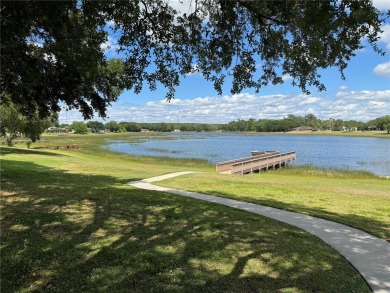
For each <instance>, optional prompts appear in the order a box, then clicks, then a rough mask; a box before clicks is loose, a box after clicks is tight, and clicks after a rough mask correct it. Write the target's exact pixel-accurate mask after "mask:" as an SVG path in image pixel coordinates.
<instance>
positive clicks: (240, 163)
mask: <svg viewBox="0 0 390 293" xmlns="http://www.w3.org/2000/svg"><path fill="white" fill-rule="evenodd" d="M295 159H296V152H288V153H284V154H280V153H278V152H269V153H265V154H261V155H256V156H251V157H246V158H241V159H236V160H229V161H224V162H220V163H217V164H216V171H217V172H220V173H222V172H223V173H228V174H245V173H252V172H254V171H260V170H263V169H264V170H267V169H269V168H276V167H280V166H284V165H286V164H288V163H289V162H291V161H293V160H295Z"/></svg>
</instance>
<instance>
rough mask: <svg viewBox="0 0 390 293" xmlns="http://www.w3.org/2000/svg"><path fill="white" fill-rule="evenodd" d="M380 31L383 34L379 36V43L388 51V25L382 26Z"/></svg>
mask: <svg viewBox="0 0 390 293" xmlns="http://www.w3.org/2000/svg"><path fill="white" fill-rule="evenodd" d="M389 3H390V0H389ZM381 29H382V31H383V32H382V33H380V35H379V41H380V42H382V43H385V44H386V48H387V49H389V50H390V24H385V25H383V26H382V27H381Z"/></svg>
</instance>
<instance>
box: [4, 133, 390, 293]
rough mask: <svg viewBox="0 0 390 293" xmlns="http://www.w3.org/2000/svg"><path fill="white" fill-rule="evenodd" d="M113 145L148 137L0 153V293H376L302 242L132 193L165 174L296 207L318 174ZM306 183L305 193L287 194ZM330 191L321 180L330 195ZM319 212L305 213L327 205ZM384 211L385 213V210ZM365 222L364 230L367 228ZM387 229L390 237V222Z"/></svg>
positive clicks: (265, 223) (290, 231)
mask: <svg viewBox="0 0 390 293" xmlns="http://www.w3.org/2000/svg"><path fill="white" fill-rule="evenodd" d="M106 138H111V139H119V138H120V139H128V140H135V139H142V136H141V135H128V134H126V135H122V134H121V135H85V136H75V135H69V136H66V137H58V136H54V135H53V136H46V137H44V139H47V140H49V141H48V142H46V143H45V144H52V145H58V144H60V145H65V144H68V143H69V144H71V143H76V144H80V149H72V150H46V149H26V148H25V147H24V146H19V145H18V146H16V147H13V148H6V147H1V148H0V150H1V201H2V204H1V214H0V216H1V277H2V281H1V290H0V291H1V292H199V291H205V292H248V291H249V292H252V291H253V292H369V289H368V287H367V286H366V284H365V283H364V281H363V280H362V278H361V277H360V276H359V274H358V273H357V272H356V271H355V270H354V269H353V268H352V267H351V266H350V265H349V263H348V262H347V261H346V260H345V259H344V258H342V257H341V256H340V255H339V254H338V253H336V252H335V251H334V250H333V249H331V248H330V247H328V246H327V245H325V244H324V243H323V242H322V241H320V240H318V239H317V238H316V237H314V236H311V235H310V234H308V233H306V232H304V231H301V230H299V229H297V228H294V227H291V226H288V225H285V224H282V223H279V222H276V221H273V220H270V219H267V218H263V217H260V216H256V215H251V214H247V213H245V212H242V211H236V210H233V209H230V208H227V207H223V206H218V205H215V204H211V203H203V202H200V201H197V200H194V199H189V198H182V197H179V196H176V195H171V194H166V193H162V192H152V191H145V190H138V189H135V188H133V187H131V186H128V185H127V184H126V183H127V182H129V181H132V180H139V179H143V178H146V177H150V176H156V175H161V174H165V173H169V172H176V171H183V170H194V171H202V172H204V173H200V174H193V175H191V176H186V177H183V178H177V179H172V180H169V181H166V182H164V184H169V185H171V186H176V187H181V188H182V189H207V190H206V191H207V192H208V193H214V194H219V195H223V196H241V198H240V199H243V200H248V201H250V200H256V201H257V200H261V199H259V198H257V199H254V198H253V197H252V196H251V194H258V193H256V190H264V189H263V187H264V186H266V185H265V183H267V182H268V183H273V185H272V184H267V185H268V187H267V188H268V189H266V190H267V191H266V192H263V194H264V195H265V194H267V196H269V197H270V198H269V199H268V200H269V203H270V204H272V202H273V200H271V195H272V194H273V195H274V196H275V197H276V198H274V201H275V202H284V203H285V204H286V205H288V204H290V203H288V202H285V199H286V198H288V194H289V193H290V191H291V189H289V188H292V189H293V190H295V192H296V193H297V196H298V194H299V193H301V192H304V193H306V194H309V193H310V190H311V189H312V188H314V186H315V182H311V180H314V178H318V177H319V174H313V175H310V176H309V175H308V174H306V175H305V176H302V174H301V175H299V174H295V175H294V174H293V171H288V172H289V173H285V174H283V173H280V174H277V173H274V174H272V173H271V172H269V173H265V174H260V175H251V176H228V177H226V176H222V175H218V174H215V173H214V172H213V168H212V167H210V166H209V165H207V164H206V163H205V162H203V161H199V160H174V159H167V158H147V157H146V158H134V157H131V156H126V155H121V154H115V153H109V152H106V151H104V150H102V149H101V148H100V145H101V144H103V143H104V139H106ZM156 139H157V137H156ZM42 144H43V143H41V144H40V145H39V144H34V145H33V146H34V147H37V146H42ZM313 172H314V171H313ZM299 177H301V182H300V183H299V184H298V183H297V184H296V185H293V186H292V187H291V186H290V187H289V186H288V182H289V181H290V182H293V181H294V180H295V179H297V178H299ZM277 178H279V181H280V182H281V183H282V186H284V187H283V188H282V187H280V186H278V184H277V183H278V179H277ZM336 179H337V180H339V181H336V182H339V185H338V186H336V187H337V188H338V189H337V188H336V189H337V190H338V191H340V194H341V195H340V196H342V194H343V192H341V191H342V186H343V184H342V182H344V189H345V190H347V189H348V184H349V183H348V182H350V181H351V180H350V178H349V177H348V178H344V181H343V178H339V176H336ZM332 180H335V178H334V177H332V176H330V175H327V176H323V181H322V184H323V189H324V192H325V190H326V186H329V187H331V186H333V185H332V184H331V183H333V182H335V181H332ZM361 180H364V181H363V182H365V183H364V184H363V186H365V184H366V185H367V186H366V187H365V188H366V189H367V190H368V189H370V188H371V189H372V193H373V194H374V195H373V197H372V198H373V199H376V198H377V195H376V194H377V191H381V194H382V195H383V194H385V193H386V191H387V190H388V189H387V188H388V186H389V185H388V184H389V183H390V182H389V181H382V180H380V179H378V178H376V177H374V178H371V177H370V178H366V179H364V178H361ZM305 181H306V183H305ZM325 183H326V184H328V185H326V184H325ZM354 184H355V185H358V180H357V179H356V182H355V183H354ZM386 184H387V185H386ZM201 185H204V186H203V187H202V186H201ZM377 185H378V186H379V187H376V186H377ZM244 188H246V194H242V191H243V190H244ZM340 188H341V190H340ZM356 188H357V187H356ZM300 189H303V190H300ZM253 191H255V192H253ZM333 191H334V190H330V191H329V193H332V192H333ZM318 192H320V191H318ZM236 193H237V195H235V194H236ZM363 193H364V192H363ZM283 194H284V196H283ZM323 194H324V193H319V194H318V196H322V195H323ZM313 195H314V194H313ZM362 196H363V194H362ZM283 198H285V199H284V200H282V199H283ZM385 199H386V198H385ZM345 200H346V201H347V199H345ZM296 201H297V202H296V203H295V205H296V206H298V205H299V203H298V199H296ZM302 201H303V200H302ZM317 201H318V203H319V204H318V206H317V207H315V208H314V207H313V208H312V209H307V210H306V212H307V213H309V212H314V211H321V209H325V208H324V207H325V206H327V205H328V204H329V202H326V201H324V202H322V204H320V203H321V200H317ZM351 201H352V199H351ZM375 202H376V201H375ZM385 203H386V202H385ZM350 204H353V203H352V202H350ZM290 205H291V206H293V205H292V204H290ZM376 205H378V206H379V205H380V206H381V208H383V209H385V208H386V205H384V204H383V201H378V202H376ZM334 213H335V214H337V213H336V212H334ZM382 213H383V214H385V213H386V212H385V211H382ZM340 214H341V213H340ZM387 214H388V213H387ZM358 216H359V217H360V218H359V221H363V220H364V219H365V220H366V221H367V219H370V216H368V215H366V214H363V215H358ZM351 217H352V215H351ZM345 218H347V216H345ZM381 219H382V218H380V217H379V218H378V219H377V221H378V222H380V225H381V227H382V228H381V230H382V231H386V229H385V228H383V227H384V226H385V225H387V224H388V218H387V220H386V218H383V219H382V220H381ZM386 223H387V224H386ZM380 233H382V232H380ZM380 233H379V234H380ZM384 238H386V237H384Z"/></svg>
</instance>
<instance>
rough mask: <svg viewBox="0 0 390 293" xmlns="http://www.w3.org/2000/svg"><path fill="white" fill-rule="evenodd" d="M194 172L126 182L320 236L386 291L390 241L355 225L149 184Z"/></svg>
mask: <svg viewBox="0 0 390 293" xmlns="http://www.w3.org/2000/svg"><path fill="white" fill-rule="evenodd" d="M191 173H195V172H178V173H171V174H167V175H162V176H158V177H153V178H149V179H144V180H141V181H133V182H129V185H132V186H134V187H137V188H142V189H147V190H154V191H163V192H169V193H173V194H178V195H182V196H187V197H191V198H195V199H200V200H205V201H209V202H213V203H218V204H222V205H225V206H228V207H232V208H236V209H240V210H244V211H248V212H251V213H255V214H259V215H261V216H264V217H268V218H271V219H274V220H277V221H280V222H284V223H287V224H290V225H292V226H296V227H299V228H301V229H303V230H305V231H307V232H309V233H311V234H313V235H315V236H317V237H318V238H320V239H321V240H323V241H324V242H325V243H327V244H329V245H330V246H332V247H333V248H334V249H336V250H337V251H338V252H339V253H340V254H341V255H343V256H344V257H345V258H346V259H347V260H348V261H349V262H350V263H351V264H352V265H353V266H354V267H355V268H356V269H357V270H358V271H359V273H360V274H361V275H362V277H363V278H364V280H365V281H366V282H367V283H368V285H369V286H370V288H371V290H372V291H373V292H374V293H390V243H388V242H387V241H385V240H383V239H380V238H377V237H375V236H373V235H370V234H368V233H366V232H363V231H361V230H358V229H354V228H351V227H349V226H346V225H342V224H339V223H335V222H331V221H328V220H324V219H320V218H316V217H311V216H307V215H302V214H298V213H294V212H288V211H283V210H280V209H276V208H271V207H266V206H261V205H257V204H253V203H246V202H242V201H238V200H233V199H227V198H222V197H218V196H211V195H207V194H202V193H197V192H190V191H185V190H178V189H171V188H166V187H160V186H156V185H153V184H151V183H152V182H156V181H160V180H164V179H168V178H173V177H176V176H181V175H185V174H191Z"/></svg>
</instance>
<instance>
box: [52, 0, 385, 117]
mask: <svg viewBox="0 0 390 293" xmlns="http://www.w3.org/2000/svg"><path fill="white" fill-rule="evenodd" d="M373 2H374V5H375V6H376V7H377V8H378V9H381V10H385V9H390V0H374V1H373ZM171 3H174V5H177V7H176V8H178V9H180V8H181V9H182V7H183V6H179V4H178V3H175V1H173V0H172V1H171ZM184 5H185V3H184ZM186 9H187V10H188V4H187V6H186ZM382 30H383V33H382V34H381V38H380V40H379V42H378V45H379V47H380V48H382V49H383V50H384V51H386V53H387V54H386V55H385V56H380V55H378V54H377V53H375V52H373V50H372V49H371V48H370V47H369V46H367V47H366V48H365V49H363V50H360V51H358V52H357V55H356V57H355V58H354V59H352V60H351V62H350V63H349V66H348V68H347V69H346V70H345V77H346V80H342V79H341V78H340V74H339V72H338V71H337V69H334V68H330V69H327V70H324V71H322V72H321V76H322V77H321V81H322V82H323V83H324V84H325V86H326V88H327V90H326V91H324V92H317V91H315V90H313V91H312V93H311V95H306V94H303V93H302V92H301V90H300V89H299V88H298V87H293V86H292V85H291V81H292V80H291V79H290V78H289V77H288V76H286V77H285V83H284V84H282V85H277V86H267V87H263V88H262V89H261V90H260V92H259V93H255V92H254V91H253V90H250V89H248V90H243V92H242V93H241V94H236V95H232V94H230V84H226V85H225V86H224V88H223V94H222V95H220V96H219V95H218V94H217V92H216V91H215V90H214V88H213V85H212V83H210V82H207V81H206V80H204V79H203V77H202V76H201V75H200V74H199V73H195V74H192V75H188V76H186V77H183V78H182V79H181V84H180V86H179V87H178V88H177V89H176V94H175V99H174V100H173V101H171V103H167V102H166V101H165V94H166V90H165V89H164V88H163V87H162V86H160V87H158V89H157V90H156V91H154V92H151V91H149V90H148V89H147V87H146V86H145V87H144V90H143V91H142V93H140V94H138V95H136V94H134V93H133V92H132V91H125V92H123V93H122V95H121V96H120V97H119V99H118V101H117V102H115V103H113V104H112V106H111V107H110V108H109V109H108V111H107V114H108V116H109V118H107V119H106V120H105V121H103V120H102V119H100V118H99V117H97V115H96V116H95V118H94V119H92V120H98V121H103V122H107V121H110V120H115V121H118V122H121V121H136V122H175V123H176V122H180V123H184V122H194V123H227V122H229V121H232V120H237V119H249V118H255V119H280V118H283V117H285V116H287V115H288V114H294V115H298V116H304V115H307V114H309V113H312V114H314V115H315V116H317V117H318V118H320V119H329V118H333V119H343V120H350V119H353V120H359V121H367V120H370V119H374V118H377V117H380V116H384V115H390V21H388V23H386V24H385V25H384V26H383V27H382ZM363 44H364V43H363ZM115 47H116V46H115V37H114V36H110V37H109V39H108V41H107V44H105V45H104V48H105V49H106V55H107V56H108V57H115V56H116V53H115ZM59 120H60V123H69V124H70V123H72V122H73V121H81V120H83V119H82V116H81V115H80V114H79V113H78V112H77V111H74V110H72V111H67V112H65V111H62V112H61V113H60V119H59Z"/></svg>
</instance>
